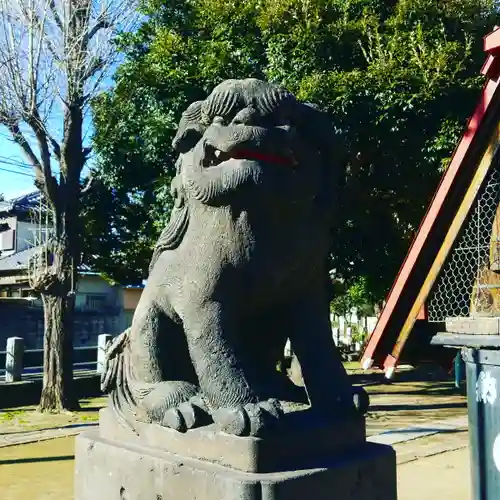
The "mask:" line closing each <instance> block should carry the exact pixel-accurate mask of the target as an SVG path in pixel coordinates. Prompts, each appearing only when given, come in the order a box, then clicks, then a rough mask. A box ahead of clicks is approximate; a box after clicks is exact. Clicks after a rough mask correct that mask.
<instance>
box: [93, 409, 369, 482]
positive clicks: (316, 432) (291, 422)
mask: <svg viewBox="0 0 500 500" xmlns="http://www.w3.org/2000/svg"><path fill="white" fill-rule="evenodd" d="M99 428H100V435H101V437H102V438H103V439H106V440H109V441H116V442H123V443H130V444H132V445H138V446H146V447H148V448H152V449H156V450H161V451H164V450H168V451H169V452H170V453H173V454H178V455H182V456H184V457H189V458H194V459H201V460H204V461H210V462H213V463H218V464H220V465H224V466H227V467H231V468H232V469H236V470H241V471H245V472H275V471H279V470H292V469H294V468H301V467H303V464H304V462H305V461H306V462H307V461H310V460H313V459H314V460H317V459H318V458H321V457H331V456H332V455H335V454H339V453H342V452H344V451H346V450H349V449H352V448H356V447H358V446H362V445H364V443H365V438H366V434H365V422H364V419H363V418H361V417H358V418H354V419H349V420H343V421H338V422H335V421H333V422H329V423H321V422H314V417H312V416H311V415H310V412H308V411H301V412H295V413H291V414H287V415H285V416H284V418H283V422H281V423H280V426H279V428H278V429H277V430H276V432H275V433H274V434H272V435H270V436H269V437H267V438H265V439H262V438H258V437H247V438H241V437H237V436H232V435H229V434H224V433H221V432H217V430H216V429H215V426H214V425H210V426H206V427H201V428H198V429H191V430H189V431H188V432H186V433H184V434H182V433H179V432H176V431H174V430H172V429H168V428H165V427H161V426H159V425H156V424H146V423H138V424H137V425H136V431H137V432H138V433H139V434H138V435H137V434H134V433H133V432H132V431H131V430H130V429H128V428H126V427H124V426H122V425H120V424H119V423H118V422H116V419H115V417H114V414H113V413H112V412H111V411H110V410H109V409H108V408H104V409H102V410H101V412H100V425H99Z"/></svg>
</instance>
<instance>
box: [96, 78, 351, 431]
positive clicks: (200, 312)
mask: <svg viewBox="0 0 500 500" xmlns="http://www.w3.org/2000/svg"><path fill="white" fill-rule="evenodd" d="M335 143H336V138H335V135H334V133H333V129H332V126H331V124H330V123H329V120H328V119H327V117H326V115H325V114H323V113H322V112H321V111H319V110H317V109H316V108H315V107H313V106H311V105H308V104H304V103H300V102H298V101H297V100H296V99H295V97H294V96H293V95H291V94H290V93H289V92H287V91H286V90H284V89H282V88H280V87H278V86H276V85H272V84H269V83H266V82H262V81H259V80H254V79H247V80H228V81H225V82H223V83H221V84H220V85H219V86H217V87H216V88H215V89H214V91H213V92H212V94H211V95H210V96H209V97H208V98H207V99H206V100H205V101H200V102H195V103H193V104H191V105H190V106H189V107H188V108H187V110H186V111H185V112H184V114H183V115H182V118H181V121H180V124H179V129H178V132H177V135H176V137H175V139H174V141H173V147H174V148H175V150H176V151H177V152H178V153H179V159H178V162H177V175H176V177H175V179H174V181H173V182H172V188H171V190H172V194H173V196H174V198H175V207H174V209H173V212H172V216H171V220H170V222H169V224H168V225H167V227H166V228H165V229H164V231H163V233H162V234H161V236H160V238H159V240H158V242H157V245H156V248H155V251H154V254H153V258H152V262H151V266H150V275H149V278H148V280H147V284H146V287H145V289H144V291H143V294H142V297H141V300H140V302H139V304H138V306H137V309H136V311H135V315H134V318H133V322H132V326H131V327H130V328H129V329H128V330H127V331H125V332H124V333H123V334H121V335H120V336H119V337H117V338H116V339H114V341H113V342H112V343H111V344H110V346H109V348H108V351H107V365H106V370H105V373H104V375H103V380H102V387H103V390H104V391H106V392H110V403H111V406H112V408H113V409H114V411H115V413H116V415H117V417H118V418H119V419H120V420H121V422H122V423H125V424H128V425H130V426H131V427H132V428H134V423H135V422H136V421H146V422H154V423H157V424H160V425H163V426H166V427H170V428H173V429H176V430H178V431H181V432H184V431H186V430H188V429H190V428H193V427H197V426H201V425H206V424H210V423H215V424H216V426H217V428H218V429H219V430H221V431H223V432H227V433H230V434H235V435H238V436H248V435H253V436H256V435H261V434H262V433H263V431H264V430H265V429H268V428H269V424H273V423H276V422H277V421H278V420H279V419H280V417H281V415H282V413H283V411H282V408H281V406H280V403H279V400H280V399H284V397H283V395H284V393H285V391H286V384H287V382H289V381H288V380H286V381H284V380H283V379H284V377H283V376H282V375H281V374H280V373H279V372H278V371H277V370H276V366H277V362H278V360H279V359H280V358H281V356H282V354H283V348H284V345H285V342H286V339H287V338H290V340H291V343H292V347H293V349H294V351H295V353H296V355H297V357H298V359H299V361H300V364H301V368H302V375H303V378H304V382H305V386H306V391H307V396H308V398H309V401H310V404H311V407H312V409H313V410H316V411H317V412H319V414H322V415H324V416H326V417H327V418H333V417H336V416H338V415H339V414H349V413H350V412H352V411H353V410H354V409H355V408H354V407H355V405H354V402H353V401H354V400H356V397H353V389H352V387H351V385H350V383H349V380H348V377H347V375H346V372H345V370H344V368H343V366H342V363H341V359H340V355H339V353H338V351H337V349H336V347H335V345H334V343H333V341H332V333H331V327H330V322H329V305H328V301H329V297H328V294H327V287H326V286H325V281H326V280H325V278H326V276H327V269H326V262H327V257H328V250H329V247H330V243H331V242H330V234H331V232H332V228H333V225H334V223H335V220H334V219H335V217H334V213H335V206H336V185H335V169H336V165H335V156H336V151H335ZM358 396H359V395H358ZM358 399H359V398H358Z"/></svg>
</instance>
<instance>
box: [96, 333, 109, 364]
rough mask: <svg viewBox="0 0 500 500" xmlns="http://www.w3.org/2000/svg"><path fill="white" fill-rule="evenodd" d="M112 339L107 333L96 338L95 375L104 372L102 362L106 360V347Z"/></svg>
mask: <svg viewBox="0 0 500 500" xmlns="http://www.w3.org/2000/svg"><path fill="white" fill-rule="evenodd" d="M112 338H113V335H110V334H109V333H102V334H101V335H99V336H98V337H97V373H99V374H101V373H102V372H103V371H104V362H105V359H106V345H107V344H108V342H109V341H110V340H111V339H112Z"/></svg>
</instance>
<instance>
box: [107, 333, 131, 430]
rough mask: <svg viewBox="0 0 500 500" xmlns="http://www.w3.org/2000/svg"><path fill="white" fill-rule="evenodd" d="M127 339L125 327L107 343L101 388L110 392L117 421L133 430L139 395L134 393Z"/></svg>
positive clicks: (128, 338)
mask: <svg viewBox="0 0 500 500" xmlns="http://www.w3.org/2000/svg"><path fill="white" fill-rule="evenodd" d="M129 340H130V329H127V330H125V331H124V332H123V333H122V334H120V335H118V337H116V338H114V339H113V340H112V341H111V342H110V343H109V344H108V346H107V348H106V358H105V365H104V370H103V373H102V375H101V390H102V392H104V393H106V394H108V393H109V394H110V406H111V409H112V410H113V413H114V414H115V416H116V418H117V419H118V421H119V422H121V423H122V424H123V425H125V426H126V427H129V428H131V429H132V430H133V431H134V432H135V427H134V425H133V421H134V418H133V417H134V415H135V409H136V408H137V403H138V400H139V398H138V396H140V395H139V394H134V393H135V392H136V391H134V387H133V385H134V384H133V381H134V379H133V376H132V374H131V370H130V368H131V362H130V350H129V348H128V346H129Z"/></svg>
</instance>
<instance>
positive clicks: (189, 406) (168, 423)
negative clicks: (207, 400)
mask: <svg viewBox="0 0 500 500" xmlns="http://www.w3.org/2000/svg"><path fill="white" fill-rule="evenodd" d="M208 423H210V415H209V414H208V413H207V411H206V409H205V407H204V404H203V403H202V402H201V400H200V399H199V398H192V399H191V400H190V401H186V402H185V403H181V404H180V405H179V406H177V408H171V409H170V410H167V411H166V412H165V415H164V416H163V419H162V422H161V424H162V425H163V426H164V427H169V428H170V429H174V430H176V431H177V432H187V431H188V430H189V429H193V428H195V427H200V426H202V425H207V424H208Z"/></svg>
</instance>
